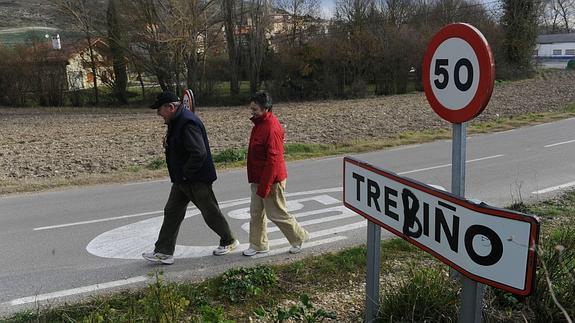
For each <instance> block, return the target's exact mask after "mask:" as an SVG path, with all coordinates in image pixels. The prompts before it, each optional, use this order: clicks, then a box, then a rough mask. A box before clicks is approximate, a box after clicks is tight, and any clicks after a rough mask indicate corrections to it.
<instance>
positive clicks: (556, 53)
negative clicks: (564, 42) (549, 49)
mask: <svg viewBox="0 0 575 323" xmlns="http://www.w3.org/2000/svg"><path fill="white" fill-rule="evenodd" d="M561 52H562V50H561V49H554V50H553V55H554V56H559V55H561Z"/></svg>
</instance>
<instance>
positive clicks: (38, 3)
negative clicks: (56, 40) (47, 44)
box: [0, 0, 107, 45]
mask: <svg viewBox="0 0 575 323" xmlns="http://www.w3.org/2000/svg"><path fill="white" fill-rule="evenodd" d="M89 1H92V5H94V3H98V5H97V7H98V8H101V10H102V12H101V14H105V10H106V7H107V6H106V3H107V0H89ZM53 2H54V1H52V0H0V44H5V45H13V44H19V43H23V42H26V41H28V40H30V39H31V38H40V39H42V38H44V37H45V35H46V34H49V35H53V34H55V33H59V34H60V36H61V37H62V36H63V35H68V34H69V33H70V32H71V31H72V30H73V29H74V26H73V22H72V21H71V19H70V18H69V17H66V16H63V15H62V13H60V12H59V11H58V10H57V8H56V6H55V5H54V4H53ZM100 4H101V5H100Z"/></svg>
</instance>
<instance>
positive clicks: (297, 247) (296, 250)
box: [289, 244, 302, 254]
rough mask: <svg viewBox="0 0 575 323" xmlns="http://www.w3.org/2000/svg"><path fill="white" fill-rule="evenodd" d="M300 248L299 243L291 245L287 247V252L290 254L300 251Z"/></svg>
mask: <svg viewBox="0 0 575 323" xmlns="http://www.w3.org/2000/svg"><path fill="white" fill-rule="evenodd" d="M301 248H302V245H301V244H296V245H293V246H291V248H289V253H291V254H296V253H300V252H301Z"/></svg>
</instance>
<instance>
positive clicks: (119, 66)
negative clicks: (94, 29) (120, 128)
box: [106, 0, 128, 104]
mask: <svg viewBox="0 0 575 323" xmlns="http://www.w3.org/2000/svg"><path fill="white" fill-rule="evenodd" d="M109 1H110V2H108V11H107V15H106V18H107V27H108V43H109V46H110V53H111V54H112V61H113V64H112V65H113V68H114V77H113V84H112V89H113V92H114V96H115V97H116V99H117V100H118V102H119V103H120V104H127V103H128V96H127V92H126V87H127V85H128V73H127V70H126V54H125V48H126V44H125V41H124V33H123V26H122V23H121V21H120V14H119V12H118V8H117V4H116V3H117V1H118V0H109Z"/></svg>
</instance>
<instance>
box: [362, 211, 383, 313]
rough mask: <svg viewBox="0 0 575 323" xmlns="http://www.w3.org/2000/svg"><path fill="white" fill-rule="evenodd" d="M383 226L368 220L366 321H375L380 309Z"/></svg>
mask: <svg viewBox="0 0 575 323" xmlns="http://www.w3.org/2000/svg"><path fill="white" fill-rule="evenodd" d="M380 241H381V227H380V226H378V225H376V224H375V223H373V222H371V221H367V278H366V284H365V295H366V296H365V322H375V320H376V319H377V313H378V311H379V308H378V307H379V264H380V259H381V257H380V254H381V246H380Z"/></svg>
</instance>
